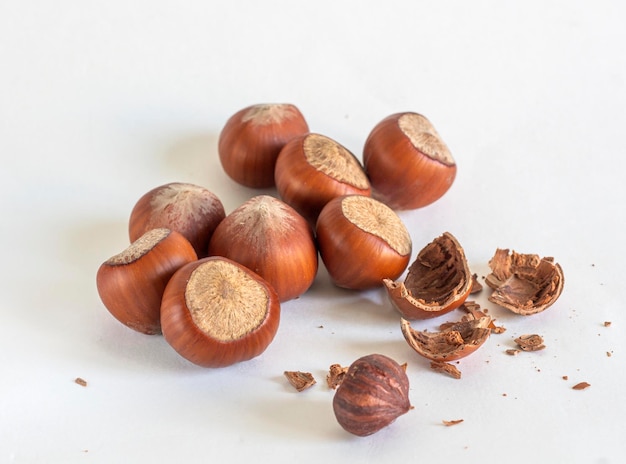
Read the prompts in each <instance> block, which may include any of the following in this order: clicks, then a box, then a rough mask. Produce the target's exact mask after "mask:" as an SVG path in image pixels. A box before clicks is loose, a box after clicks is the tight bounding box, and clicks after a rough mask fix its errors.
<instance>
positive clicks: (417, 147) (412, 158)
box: [363, 112, 457, 210]
mask: <svg viewBox="0 0 626 464" xmlns="http://www.w3.org/2000/svg"><path fill="white" fill-rule="evenodd" d="M363 163H364V166H365V171H366V172H367V175H368V177H369V179H370V182H371V184H372V189H373V196H374V197H375V198H378V199H380V200H381V201H383V202H384V203H386V204H387V205H389V206H390V207H391V208H393V209H396V210H408V209H416V208H422V207H424V206H427V205H429V204H431V203H433V202H435V201H436V200H438V199H439V198H441V196H443V194H444V193H446V192H447V191H448V189H449V188H450V187H451V186H452V183H453V182H454V178H455V177H456V169H457V168H456V163H455V161H454V159H453V158H452V155H451V154H450V151H449V150H448V147H447V146H446V145H445V144H444V143H443V141H442V140H441V138H440V137H439V134H438V133H437V131H436V130H435V129H434V127H433V126H432V124H431V123H430V122H429V121H428V119H426V118H425V117H424V116H422V115H420V114H418V113H412V112H404V113H396V114H392V115H391V116H388V117H386V118H385V119H383V120H382V121H381V122H379V123H378V124H377V125H376V126H375V127H374V129H372V131H371V132H370V134H369V136H368V138H367V140H366V141H365V145H364V148H363Z"/></svg>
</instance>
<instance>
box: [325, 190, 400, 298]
mask: <svg viewBox="0 0 626 464" xmlns="http://www.w3.org/2000/svg"><path fill="white" fill-rule="evenodd" d="M316 231H317V242H318V247H319V250H320V256H321V257H322V261H323V262H324V264H325V266H326V269H327V270H328V273H329V275H330V277H331V279H332V281H333V282H334V283H335V285H337V286H339V287H343V288H348V289H352V290H363V289H368V288H374V287H380V286H382V284H383V279H385V278H392V279H395V278H398V277H399V276H400V275H402V273H403V272H404V270H405V269H406V267H407V265H408V264H409V260H410V257H411V247H412V242H411V237H410V234H409V232H408V230H407V229H406V227H405V225H404V224H403V223H402V220H401V219H400V218H399V217H398V215H397V214H396V213H395V212H394V211H393V210H392V209H391V208H389V207H388V206H386V205H385V204H384V203H381V202H379V201H377V200H375V199H373V198H369V197H365V196H361V195H346V196H342V197H338V198H334V199H333V200H331V201H330V202H329V203H328V204H327V205H326V206H325V207H324V209H323V210H322V212H321V213H320V216H319V218H318V221H317V227H316Z"/></svg>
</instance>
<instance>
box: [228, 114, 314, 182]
mask: <svg viewBox="0 0 626 464" xmlns="http://www.w3.org/2000/svg"><path fill="white" fill-rule="evenodd" d="M307 132H309V126H308V124H307V122H306V120H305V119H304V116H303V115H302V113H301V112H300V110H299V109H298V108H297V107H296V106H295V105H292V104H288V103H286V104H279V103H270V104H259V105H252V106H249V107H247V108H244V109H242V110H240V111H238V112H237V113H235V114H234V115H232V116H231V117H230V118H229V119H228V121H227V122H226V125H225V126H224V128H223V129H222V131H221V132H220V136H219V140H218V153H219V157H220V162H221V163H222V167H223V168H224V171H225V172H226V174H228V176H230V177H231V178H232V179H233V180H234V181H235V182H237V183H239V184H242V185H245V186H246V187H252V188H267V187H273V186H274V169H275V166H276V159H277V158H278V154H279V153H280V150H281V149H282V148H283V146H285V144H286V143H287V142H289V140H291V139H292V138H294V137H297V136H300V135H302V134H306V133H307Z"/></svg>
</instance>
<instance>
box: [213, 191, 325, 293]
mask: <svg viewBox="0 0 626 464" xmlns="http://www.w3.org/2000/svg"><path fill="white" fill-rule="evenodd" d="M208 251H209V255H210V256H224V257H226V258H229V259H232V260H233V261H237V262H238V263H240V264H243V265H244V266H246V267H247V268H249V269H251V270H252V271H254V272H256V273H257V274H259V275H260V276H261V277H263V278H264V279H265V280H267V281H268V282H269V283H270V284H271V285H272V287H273V288H274V290H276V293H278V297H279V299H280V301H281V302H283V301H287V300H291V299H293V298H296V297H298V296H300V295H302V294H303V293H304V292H306V291H307V290H308V289H309V287H310V286H311V285H312V284H313V281H314V280H315V276H316V275H317V269H318V254H317V246H316V244H315V238H314V237H313V229H312V228H311V226H310V225H309V223H308V222H307V221H306V220H305V219H304V218H303V217H302V216H300V214H298V213H297V212H296V210H294V209H293V208H292V207H291V206H289V205H287V204H286V203H284V202H282V201H281V200H278V199H277V198H273V197H271V196H269V195H257V196H255V197H253V198H251V199H250V200H248V201H246V202H245V203H244V204H242V205H241V206H240V207H239V208H237V209H235V210H234V211H233V212H232V213H230V214H229V215H228V216H227V217H226V218H225V219H224V220H223V221H222V222H221V224H220V225H219V226H218V227H217V229H215V233H214V234H213V237H212V239H211V242H210V243H209V249H208Z"/></svg>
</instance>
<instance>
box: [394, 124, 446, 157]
mask: <svg viewBox="0 0 626 464" xmlns="http://www.w3.org/2000/svg"><path fill="white" fill-rule="evenodd" d="M398 126H399V127H400V130H401V131H402V132H403V133H404V135H406V136H407V137H408V138H409V140H410V141H411V143H412V144H413V146H414V147H415V148H416V149H417V150H419V151H420V152H422V153H423V154H425V155H426V156H428V157H430V158H432V159H433V160H435V161H439V162H441V163H443V164H446V165H448V166H452V165H454V164H455V162H454V158H453V157H452V154H451V153H450V150H449V149H448V146H447V145H446V144H445V143H444V142H443V140H442V139H441V137H440V136H439V133H438V132H437V131H436V130H435V127H434V126H433V125H432V123H431V122H430V121H429V120H428V119H426V118H425V117H424V116H422V115H421V114H418V113H405V114H403V115H402V116H400V118H399V119H398Z"/></svg>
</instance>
